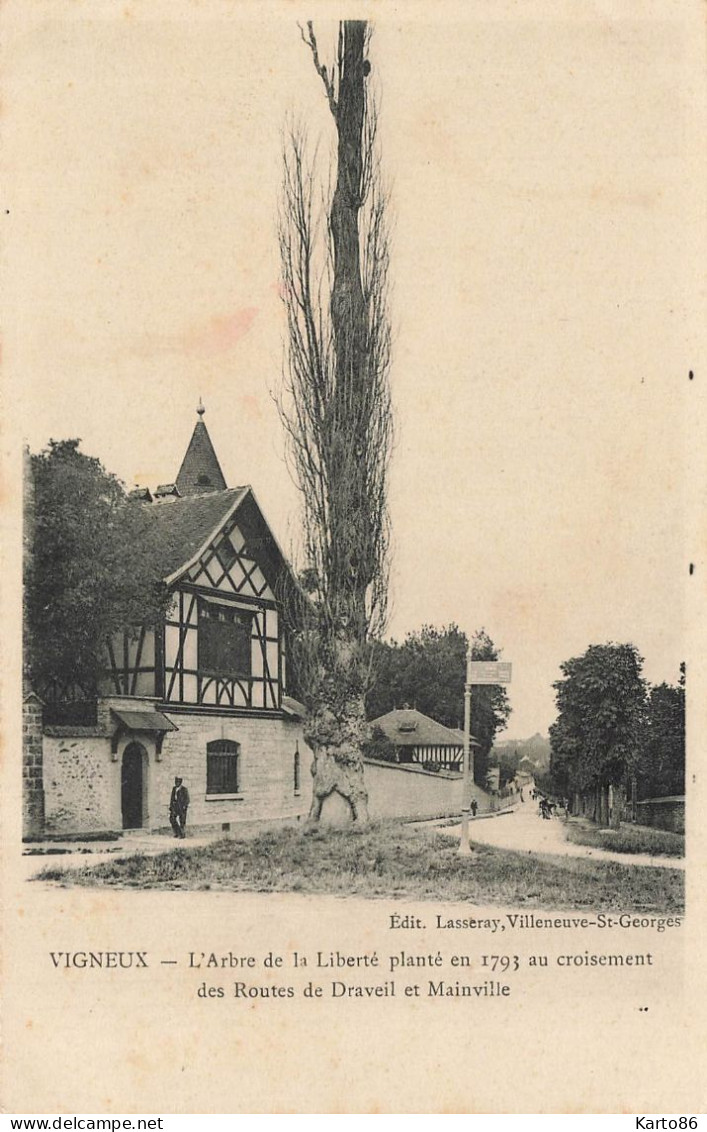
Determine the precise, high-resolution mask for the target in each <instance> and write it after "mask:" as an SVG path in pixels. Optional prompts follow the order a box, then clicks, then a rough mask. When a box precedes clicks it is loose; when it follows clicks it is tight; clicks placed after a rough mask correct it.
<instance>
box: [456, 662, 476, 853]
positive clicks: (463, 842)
mask: <svg viewBox="0 0 707 1132" xmlns="http://www.w3.org/2000/svg"><path fill="white" fill-rule="evenodd" d="M473 766H474V764H473V762H472V754H471V646H470V647H469V648H468V649H467V651H466V683H465V684H464V781H463V783H462V828H461V838H460V840H459V852H460V853H461V854H463V855H464V856H467V855H468V854H469V853H471V845H470V844H469V815H470V813H471V793H472V782H473V777H472V775H473Z"/></svg>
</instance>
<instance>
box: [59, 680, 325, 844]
mask: <svg viewBox="0 0 707 1132" xmlns="http://www.w3.org/2000/svg"><path fill="white" fill-rule="evenodd" d="M150 706H152V705H151V704H148V703H145V702H143V701H137V702H136V700H135V699H134V698H131V699H128V698H125V699H120V698H113V699H110V700H102V701H101V702H100V705H99V722H98V726H97V727H95V728H88V727H85V728H79V727H73V728H69V727H51V728H47V729H46V732H47V733H46V734H45V738H44V781H45V796H46V831H47V832H48V833H51V834H54V835H60V834H64V835H67V836H68V835H70V834H76V833H95V832H101V831H102V832H109V831H120V830H121V829H122V828H123V813H122V793H121V790H122V773H123V759H124V755H125V751H126V749H127V748H128V747H129V746H131V745H133V744H136V745H137V746H138V747H139V748H140V750H141V752H142V763H143V766H142V779H143V811H142V821H141V828H144V829H146V830H158V829H169V799H170V794H171V790H172V785H173V783H174V778H175V777H176V776H179V777H180V778H183V779H184V783H185V785H186V787H187V789H188V790H189V796H190V807H189V815H188V828H191V829H193V828H213V827H214V826H217V825H221V826H224V825H227V826H230V825H233V824H237V823H238V822H245V821H260V820H276V821H286V820H297V819H299V818H301V817H303V816H305V815H306V814H307V812H308V810H309V803H310V794H311V787H310V774H309V768H310V765H311V752H310V751H309V750H308V748H307V747H306V746H305V744H304V741H303V738H302V727H301V724H300V723H298V722H294V721H290V720H288V719H286V718H262V717H260V718H258V717H255V716H249V717H245V716H244V717H233V716H230V717H224V716H210V715H206V714H202V713H198V712H189V713H186V712H181V713H177V712H175V713H170V714H169V716H168V718H169V719H170V721H171V722H173V723H174V724H175V725H176V727H177V728H178V730H176V731H170V732H167V734H166V735H165V737H164V742H163V744H162V748H161V750H158V746H159V743H158V738H157V737H156V736H155V735H154V734H150V733H145V734H143V733H139V732H138V733H133V734H127V735H122V736H121V737H120V739H119V741H118V742H117V744H115V746H116V749H115V751H114V750H113V749H112V747H113V745H114V744H113V742H112V734H113V732H114V731H115V723H114V722H113V723H111V721H110V708H111V707H114V708H119V709H120V708H121V707H122V708H128V707H129V708H130V709H131V710H136V709H138V708H140V707H142V708H145V709H147V708H148V707H150ZM222 739H228V740H231V741H232V742H235V743H238V745H239V750H240V783H239V792H238V794H237V795H224V796H218V795H215V796H209V795H207V792H206V784H207V780H206V767H207V756H206V747H207V744H208V743H209V742H211V741H213V740H222ZM295 752H298V754H299V784H300V785H299V790H298V791H295Z"/></svg>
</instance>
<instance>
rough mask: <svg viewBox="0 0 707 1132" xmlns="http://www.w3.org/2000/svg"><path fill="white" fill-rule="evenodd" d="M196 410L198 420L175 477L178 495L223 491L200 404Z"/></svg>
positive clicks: (219, 470) (222, 482)
mask: <svg viewBox="0 0 707 1132" xmlns="http://www.w3.org/2000/svg"><path fill="white" fill-rule="evenodd" d="M197 412H198V413H199V420H198V421H197V422H196V424H195V425H194V431H193V433H192V435H191V440H190V441H189V447H188V448H187V450H186V453H185V456H184V459H183V460H182V466H181V468H180V469H179V473H178V475H177V479H176V486H177V490H178V491H179V493H180V495H203V494H205V493H207V492H212V491H223V490H224V489H225V487H226V480H225V479H224V475H223V472H222V471H221V465H220V464H219V462H218V457H217V455H216V453H215V451H214V446H213V444H212V443H211V437H210V436H209V434H208V431H207V429H206V425H205V424H204V421H203V419H202V417H203V412H204V409H203V407H202V406H201V405H200V406H199V409H198V410H197Z"/></svg>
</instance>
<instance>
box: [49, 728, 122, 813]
mask: <svg viewBox="0 0 707 1132" xmlns="http://www.w3.org/2000/svg"><path fill="white" fill-rule="evenodd" d="M47 730H48V731H50V732H51V733H50V734H45V736H44V796H45V810H46V832H47V833H52V834H67V835H69V834H72V833H98V832H107V831H109V830H113V831H114V830H120V829H121V827H122V818H121V811H120V763H119V762H113V761H112V759H111V750H110V739H109V738H108V737H107V736H106V735H104V734H102V733H101V731H100V730H99V729H98V728H96V727H81V728H80V727H73V728H70V727H52V728H48V729H47Z"/></svg>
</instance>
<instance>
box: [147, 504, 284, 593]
mask: <svg viewBox="0 0 707 1132" xmlns="http://www.w3.org/2000/svg"><path fill="white" fill-rule="evenodd" d="M236 512H237V513H238V516H237V521H238V525H239V527H240V528H241V531H242V533H243V535H244V537H245V539H246V541H247V542H248V543H249V544H250V545H252V546H257V548H258V562H259V565H260V566H261V569H262V570H263V573H264V574H265V577H266V578H267V580H268V582H269V583H270V584H271V586H273V587H274V586H275V584H276V582H277V581H278V579H280V578H283V576H284V577H285V578H287V579H289V581H290V582H291V584H292V585H293V586H296V584H297V583H296V582H295V579H294V575H293V574H292V570H291V567H290V565H289V563H288V561H287V559H286V558H285V556H284V554H283V553H282V551H281V549H280V547H279V545H278V543H277V540H276V539H275V536H274V535H273V533H272V531H271V530H270V528H269V527H268V524H267V522H266V521H265V518H264V516H263V513H262V511H261V510H260V507H259V505H258V501H257V500H256V498H255V495H254V494H253V489H252V488H251V487H249V486H248V485H246V486H244V487H233V488H227V489H226V491H212V492H207V493H205V494H204V495H187V496H183V497H181V498H178V497H172V498H169V497H168V498H166V499H160V500H155V502H154V503H151V504H149V505H145V513H146V514H147V515H148V516H149V517H150V519H151V520H152V522H153V523H156V524H157V533H158V543H159V545H160V547H161V555H162V557H161V559H160V564H159V565H160V571H161V574H162V577H163V578H164V580H165V581H166V582H167V584H168V585H172V584H174V583H175V582H176V581H178V579H179V578H180V577H181V576H182V574H184V573H185V572H186V571H187V570H188V569H189V567H190V566H191V565H193V563H195V562H196V561H197V559H198V558H199V557H200V555H201V554H202V553H203V551H204V550H205V549H206V548H207V546H208V545H209V544H210V543H211V542H213V541H214V539H216V537H217V536H218V534H219V532H220V531H221V529H222V528H223V527H224V526H225V525H226V523H227V522H228V520H229V519H230V518H231V517H232V516H233V515H235V514H236Z"/></svg>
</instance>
